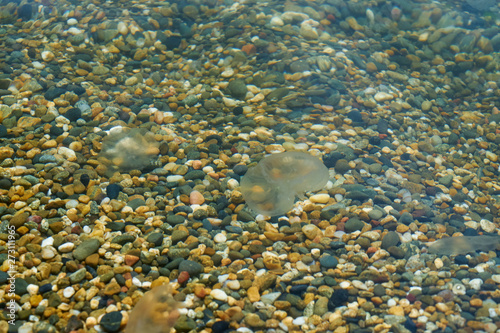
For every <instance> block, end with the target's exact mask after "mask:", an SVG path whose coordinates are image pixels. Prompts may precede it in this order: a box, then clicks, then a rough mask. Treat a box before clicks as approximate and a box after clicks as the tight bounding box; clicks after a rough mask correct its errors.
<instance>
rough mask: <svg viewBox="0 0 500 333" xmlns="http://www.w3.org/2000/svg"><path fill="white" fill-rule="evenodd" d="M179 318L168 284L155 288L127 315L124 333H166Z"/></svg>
mask: <svg viewBox="0 0 500 333" xmlns="http://www.w3.org/2000/svg"><path fill="white" fill-rule="evenodd" d="M178 318H179V311H178V310H177V302H176V301H175V300H174V298H173V296H172V286H171V285H170V284H167V285H161V286H157V287H155V288H153V289H151V290H150V291H148V292H147V293H146V294H144V296H143V297H142V298H141V299H140V300H139V302H137V304H136V305H135V307H134V309H133V310H132V312H131V313H130V315H129V321H128V323H127V327H126V328H125V333H137V332H147V333H168V332H170V329H171V328H172V327H173V326H174V325H175V323H176V321H177V319H178Z"/></svg>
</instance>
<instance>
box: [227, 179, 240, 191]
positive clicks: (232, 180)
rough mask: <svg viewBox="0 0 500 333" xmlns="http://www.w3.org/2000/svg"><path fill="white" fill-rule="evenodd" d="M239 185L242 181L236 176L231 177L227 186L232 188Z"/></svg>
mask: <svg viewBox="0 0 500 333" xmlns="http://www.w3.org/2000/svg"><path fill="white" fill-rule="evenodd" d="M239 185H240V183H239V182H238V181H237V180H236V179H234V178H231V179H229V180H228V181H227V188H228V189H230V190H234V189H236V188H237V187H238V186H239Z"/></svg>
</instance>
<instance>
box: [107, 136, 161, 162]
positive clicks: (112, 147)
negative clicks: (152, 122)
mask: <svg viewBox="0 0 500 333" xmlns="http://www.w3.org/2000/svg"><path fill="white" fill-rule="evenodd" d="M158 147H159V143H158V142H156V140H155V138H154V134H153V133H151V132H148V131H146V130H144V129H140V128H134V129H129V128H125V127H117V128H113V129H111V130H110V132H109V134H108V135H107V136H106V137H104V139H103V140H102V148H101V152H100V154H99V159H100V161H101V162H102V163H103V164H105V165H111V166H113V167H115V168H117V169H119V170H132V169H139V170H141V169H143V168H145V167H147V166H150V165H151V162H152V161H153V159H154V158H155V157H156V156H157V155H158V154H159V153H160V150H159V148H158Z"/></svg>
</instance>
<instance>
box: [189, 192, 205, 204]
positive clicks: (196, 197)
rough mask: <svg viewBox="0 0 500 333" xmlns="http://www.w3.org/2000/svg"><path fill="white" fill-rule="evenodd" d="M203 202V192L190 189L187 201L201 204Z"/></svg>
mask: <svg viewBox="0 0 500 333" xmlns="http://www.w3.org/2000/svg"><path fill="white" fill-rule="evenodd" d="M204 202H205V198H204V197H203V194H201V193H200V192H198V191H192V192H191V193H190V194H189V203H190V204H191V205H202V204H203V203H204Z"/></svg>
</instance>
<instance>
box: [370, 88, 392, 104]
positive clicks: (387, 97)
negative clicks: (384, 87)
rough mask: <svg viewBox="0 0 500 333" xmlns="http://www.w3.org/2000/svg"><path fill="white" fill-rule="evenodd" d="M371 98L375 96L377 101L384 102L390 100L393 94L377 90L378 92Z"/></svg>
mask: <svg viewBox="0 0 500 333" xmlns="http://www.w3.org/2000/svg"><path fill="white" fill-rule="evenodd" d="M373 98H375V100H376V101H377V102H385V101H390V100H392V99H393V98H394V96H392V95H391V94H388V93H386V92H383V91H379V92H378V93H376V94H375V96H373Z"/></svg>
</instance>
